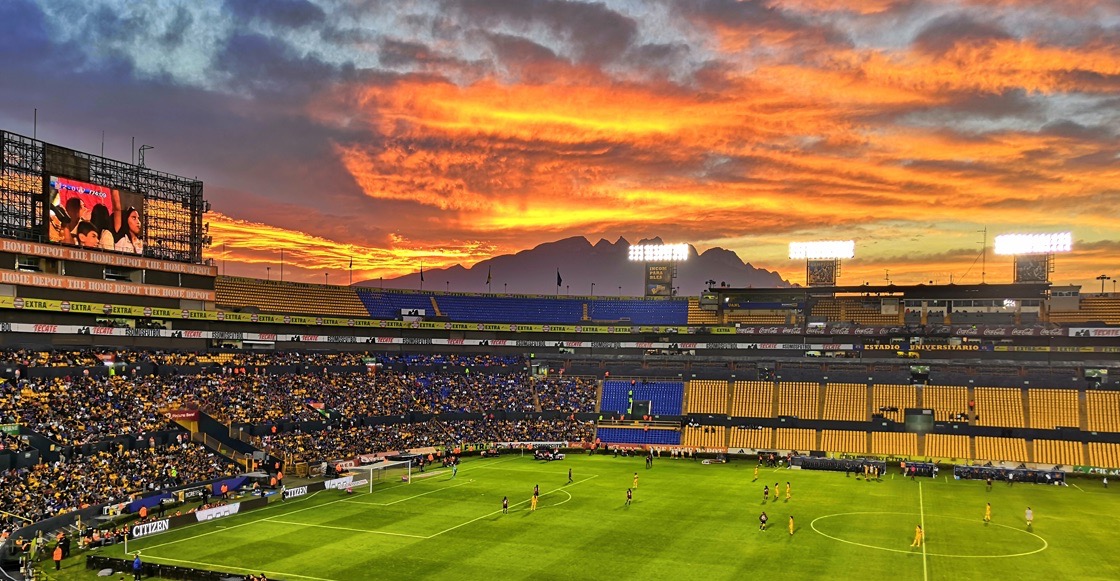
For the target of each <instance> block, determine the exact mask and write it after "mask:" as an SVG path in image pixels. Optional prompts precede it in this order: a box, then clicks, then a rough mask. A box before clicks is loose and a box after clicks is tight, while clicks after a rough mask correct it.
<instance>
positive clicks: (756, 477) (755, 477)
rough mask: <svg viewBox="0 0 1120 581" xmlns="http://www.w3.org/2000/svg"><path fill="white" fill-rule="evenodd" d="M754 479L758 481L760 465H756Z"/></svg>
mask: <svg viewBox="0 0 1120 581" xmlns="http://www.w3.org/2000/svg"><path fill="white" fill-rule="evenodd" d="M754 479H755V480H758V464H755V465H754Z"/></svg>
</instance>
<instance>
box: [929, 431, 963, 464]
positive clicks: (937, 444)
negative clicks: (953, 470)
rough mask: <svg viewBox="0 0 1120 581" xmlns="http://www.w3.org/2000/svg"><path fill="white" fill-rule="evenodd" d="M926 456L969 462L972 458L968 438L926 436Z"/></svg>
mask: <svg viewBox="0 0 1120 581" xmlns="http://www.w3.org/2000/svg"><path fill="white" fill-rule="evenodd" d="M925 456H926V457H929V458H947V459H949V460H968V459H970V458H971V456H972V454H971V453H970V452H969V443H968V436H952V435H949V434H926V453H925Z"/></svg>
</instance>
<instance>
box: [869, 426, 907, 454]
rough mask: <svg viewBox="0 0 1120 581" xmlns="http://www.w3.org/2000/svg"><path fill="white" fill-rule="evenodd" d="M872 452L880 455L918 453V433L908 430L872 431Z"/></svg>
mask: <svg viewBox="0 0 1120 581" xmlns="http://www.w3.org/2000/svg"><path fill="white" fill-rule="evenodd" d="M871 453H872V454H877V455H880V456H906V457H908V458H909V457H912V456H917V455H918V434H913V433H906V432H871Z"/></svg>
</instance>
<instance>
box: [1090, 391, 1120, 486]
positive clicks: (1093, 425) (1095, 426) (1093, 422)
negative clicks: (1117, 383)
mask: <svg viewBox="0 0 1120 581" xmlns="http://www.w3.org/2000/svg"><path fill="white" fill-rule="evenodd" d="M1085 403H1086V404H1087V409H1088V413H1089V425H1088V426H1086V427H1087V428H1088V429H1089V431H1091V432H1120V392H1115V391H1092V390H1090V391H1087V392H1085ZM1118 468H1120V467H1118Z"/></svg>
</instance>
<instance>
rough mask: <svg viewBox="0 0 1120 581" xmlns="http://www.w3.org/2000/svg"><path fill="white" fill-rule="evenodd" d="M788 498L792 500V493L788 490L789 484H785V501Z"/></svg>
mask: <svg viewBox="0 0 1120 581" xmlns="http://www.w3.org/2000/svg"><path fill="white" fill-rule="evenodd" d="M790 498H793V492H791V490H790V486H789V482H786V500H789V499H790ZM790 518H793V517H790Z"/></svg>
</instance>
